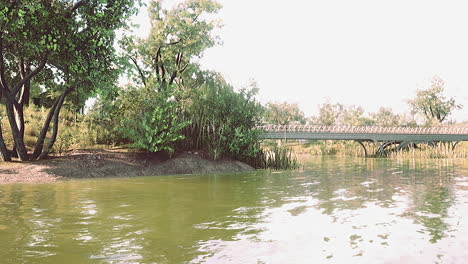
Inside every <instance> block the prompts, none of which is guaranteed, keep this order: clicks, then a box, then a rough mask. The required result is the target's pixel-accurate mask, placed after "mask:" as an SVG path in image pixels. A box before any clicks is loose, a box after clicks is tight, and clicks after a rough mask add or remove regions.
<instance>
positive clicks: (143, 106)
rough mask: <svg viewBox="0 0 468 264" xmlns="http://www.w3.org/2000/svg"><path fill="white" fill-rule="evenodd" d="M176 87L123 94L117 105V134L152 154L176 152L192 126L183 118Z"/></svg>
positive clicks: (150, 87)
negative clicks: (181, 117) (177, 144)
mask: <svg viewBox="0 0 468 264" xmlns="http://www.w3.org/2000/svg"><path fill="white" fill-rule="evenodd" d="M176 92H177V90H175V89H174V87H171V86H168V87H159V89H155V87H154V86H152V85H148V86H147V87H144V88H140V89H138V88H133V87H129V88H127V89H126V90H122V91H121V92H120V94H119V96H118V97H117V100H115V102H114V103H113V108H114V109H113V110H112V115H113V116H112V118H113V120H114V125H115V127H114V131H115V132H117V134H119V135H120V136H121V137H122V138H124V139H127V140H128V141H129V142H130V143H131V146H132V147H135V148H138V149H143V150H147V151H150V152H158V151H163V150H165V151H169V152H173V151H174V143H175V142H176V141H177V140H180V139H182V138H183V135H182V133H181V130H182V128H184V127H185V126H186V125H187V124H188V123H189V122H188V121H182V120H181V119H180V118H179V115H178V113H179V106H180V105H179V104H178V103H177V102H176V101H175V96H176Z"/></svg>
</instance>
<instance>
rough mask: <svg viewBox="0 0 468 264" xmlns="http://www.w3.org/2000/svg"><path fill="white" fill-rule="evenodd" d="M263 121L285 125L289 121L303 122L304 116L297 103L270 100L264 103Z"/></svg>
mask: <svg viewBox="0 0 468 264" xmlns="http://www.w3.org/2000/svg"><path fill="white" fill-rule="evenodd" d="M265 121H266V122H268V123H272V124H277V125H287V124H289V123H291V122H299V123H301V124H304V123H305V117H304V112H302V111H301V109H299V106H298V105H297V104H290V103H287V102H284V103H271V102H270V103H268V104H267V105H266V109H265Z"/></svg>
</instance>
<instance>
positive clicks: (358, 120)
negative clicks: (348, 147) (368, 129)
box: [339, 105, 368, 126]
mask: <svg viewBox="0 0 468 264" xmlns="http://www.w3.org/2000/svg"><path fill="white" fill-rule="evenodd" d="M363 115H364V109H363V108H362V107H361V106H355V105H350V106H346V107H344V109H343V111H342V113H341V116H340V120H339V124H341V125H350V126H362V125H367V124H368V119H367V118H365V117H364V116H363Z"/></svg>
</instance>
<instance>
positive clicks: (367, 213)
mask: <svg viewBox="0 0 468 264" xmlns="http://www.w3.org/2000/svg"><path fill="white" fill-rule="evenodd" d="M467 172H468V161H466V160H429V161H419V162H418V161H390V160H385V159H367V160H366V159H346V158H319V159H311V160H309V161H308V162H307V163H306V166H305V168H304V169H303V170H301V171H294V172H255V173H249V174H237V175H210V176H182V177H181V176H168V177H152V178H151V177H149V178H134V179H111V180H109V179H106V180H98V181H70V182H61V183H54V184H43V185H28V184H17V185H5V186H0V259H1V260H2V262H1V263H466V261H467V260H468V221H466V220H465V219H464V218H466V216H467V215H468V176H466V175H467Z"/></svg>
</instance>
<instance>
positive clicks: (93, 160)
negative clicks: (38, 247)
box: [0, 149, 254, 184]
mask: <svg viewBox="0 0 468 264" xmlns="http://www.w3.org/2000/svg"><path fill="white" fill-rule="evenodd" d="M253 170H254V168H252V167H251V166H249V165H247V164H245V163H242V162H240V161H236V160H230V159H224V160H219V161H212V160H209V159H207V158H206V157H205V155H203V154H201V153H198V152H184V153H181V154H179V155H176V156H175V157H174V158H172V159H169V158H168V157H165V156H164V155H161V154H154V153H143V152H134V151H128V150H127V149H105V150H77V151H73V152H70V153H68V154H67V155H65V156H61V157H51V158H49V159H47V160H41V161H31V162H22V163H20V162H7V163H2V164H0V184H5V183H44V182H53V181H59V180H67V179H80V178H104V177H137V176H157V175H173V174H213V173H229V172H245V171H253Z"/></svg>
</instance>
